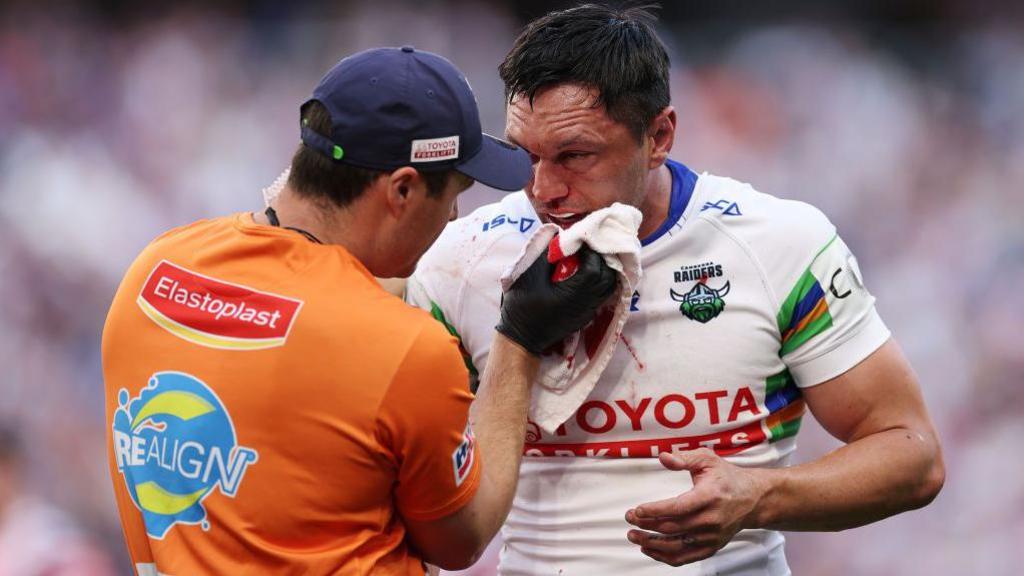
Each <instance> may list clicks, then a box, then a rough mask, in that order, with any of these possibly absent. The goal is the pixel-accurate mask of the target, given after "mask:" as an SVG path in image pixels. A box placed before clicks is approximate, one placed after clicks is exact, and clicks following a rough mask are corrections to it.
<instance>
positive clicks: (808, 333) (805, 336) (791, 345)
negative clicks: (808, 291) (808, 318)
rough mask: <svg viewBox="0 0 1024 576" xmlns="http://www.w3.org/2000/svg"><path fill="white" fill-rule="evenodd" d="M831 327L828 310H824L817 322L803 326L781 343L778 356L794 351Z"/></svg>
mask: <svg viewBox="0 0 1024 576" xmlns="http://www.w3.org/2000/svg"><path fill="white" fill-rule="evenodd" d="M831 326H832V314H830V313H829V311H828V309H826V310H825V313H824V314H822V315H821V316H819V317H818V319H817V320H815V321H813V322H811V323H810V324H808V325H807V326H804V328H803V330H799V331H797V332H794V333H793V335H792V336H790V337H789V340H786V341H785V342H783V344H782V350H780V351H779V356H785V355H786V354H789V353H790V352H792V351H793V350H796V349H797V348H799V347H800V346H801V345H802V344H803V343H804V342H807V341H808V340H810V339H811V338H814V337H815V336H817V335H818V334H821V333H822V332H824V331H825V330H827V329H829V328H830V327H831Z"/></svg>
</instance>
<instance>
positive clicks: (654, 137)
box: [644, 106, 676, 170]
mask: <svg viewBox="0 0 1024 576" xmlns="http://www.w3.org/2000/svg"><path fill="white" fill-rule="evenodd" d="M675 139H676V110H675V108H673V107H671V106H666V107H664V108H662V110H661V112H658V114H657V115H656V116H655V117H654V119H653V120H651V123H650V125H649V126H648V127H647V134H645V135H644V146H650V151H651V153H650V161H649V162H648V166H647V168H648V169H650V170H653V169H655V168H657V167H659V166H661V165H662V164H664V163H665V160H667V159H668V153H669V152H671V151H672V144H673V143H674V142H675Z"/></svg>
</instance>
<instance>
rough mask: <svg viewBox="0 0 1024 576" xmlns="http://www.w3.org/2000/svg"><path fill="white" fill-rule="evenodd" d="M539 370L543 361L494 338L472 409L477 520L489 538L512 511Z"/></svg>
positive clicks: (506, 340) (507, 342)
mask: <svg viewBox="0 0 1024 576" xmlns="http://www.w3.org/2000/svg"><path fill="white" fill-rule="evenodd" d="M539 365H540V359H539V358H537V357H536V356H533V355H532V354H530V353H528V352H527V351H526V350H524V349H523V348H521V347H520V346H519V345H517V344H515V343H513V342H512V341H511V340H509V339H508V338H506V337H504V336H502V335H500V334H497V333H496V335H495V337H494V344H493V347H492V348H491V352H490V355H489V357H488V359H487V367H486V369H485V370H484V373H483V377H482V378H481V382H480V388H479V389H478V390H477V397H476V400H474V401H473V406H472V407H471V408H470V420H471V421H472V423H473V431H474V433H475V434H476V442H477V450H478V451H479V454H480V462H481V464H482V468H481V472H482V475H481V477H480V487H479V489H478V490H479V493H478V497H477V498H476V499H475V500H478V501H479V502H474V505H479V506H481V509H480V511H479V512H480V513H478V514H476V516H477V519H478V522H479V525H480V528H481V530H482V531H483V532H485V533H487V534H489V535H490V536H493V535H494V534H496V533H497V531H498V529H499V528H500V527H501V525H502V524H503V523H504V522H505V517H506V516H508V512H509V509H510V508H511V507H512V498H513V497H514V496H515V492H516V481H517V480H518V478H519V462H520V460H521V459H522V454H523V442H524V437H525V435H526V412H527V408H528V407H529V404H530V383H531V382H532V381H533V379H534V377H535V376H536V375H537V368H538V366H539ZM490 536H489V537H488V540H489V539H490Z"/></svg>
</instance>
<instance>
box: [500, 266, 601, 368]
mask: <svg viewBox="0 0 1024 576" xmlns="http://www.w3.org/2000/svg"><path fill="white" fill-rule="evenodd" d="M576 255H577V256H578V258H579V268H578V269H577V270H576V273H575V274H573V275H572V276H570V277H568V278H566V279H565V280H562V281H561V282H555V283H552V281H551V276H552V272H553V271H554V269H555V264H551V263H549V262H548V260H547V255H546V254H542V255H541V256H540V257H539V258H537V260H536V261H534V263H533V264H531V265H530V267H529V268H527V269H526V271H525V272H523V274H522V275H521V276H519V278H518V279H517V280H516V281H515V283H514V284H512V286H511V287H510V288H509V289H508V291H507V292H505V294H504V295H503V296H502V300H501V322H500V323H498V325H497V326H495V328H496V329H497V330H498V332H501V333H502V334H504V335H505V336H507V337H508V338H509V339H511V340H513V341H515V342H516V343H518V344H519V345H520V346H522V347H523V348H524V349H526V350H527V351H528V352H530V353H531V354H534V355H537V356H539V355H540V354H541V353H542V352H543V351H544V350H546V349H548V348H550V347H551V346H552V345H554V344H557V343H558V342H560V341H562V340H563V339H565V338H566V337H567V336H569V335H570V334H572V333H573V332H577V331H579V330H580V329H582V328H583V327H584V326H586V325H587V324H589V323H590V321H591V320H593V319H594V315H595V314H596V313H597V309H598V307H599V306H600V305H601V304H603V303H604V302H605V301H606V300H607V299H608V298H609V297H610V296H611V295H612V293H614V292H615V286H616V284H617V281H618V277H617V276H616V273H615V271H614V270H612V269H611V268H609V267H608V265H607V264H605V262H604V258H603V257H602V256H601V255H600V254H598V253H597V252H594V251H593V250H591V249H590V248H588V247H587V246H584V247H583V248H581V249H580V251H579V252H577V253H576Z"/></svg>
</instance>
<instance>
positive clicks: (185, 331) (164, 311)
mask: <svg viewBox="0 0 1024 576" xmlns="http://www.w3.org/2000/svg"><path fill="white" fill-rule="evenodd" d="M136 302H137V303H138V305H139V307H140V308H142V311H143V312H144V313H145V314H146V316H149V318H150V320H152V321H153V322H155V323H156V324H157V325H158V326H160V327H161V328H163V329H165V330H167V331H168V332H170V333H171V334H174V335H175V336H177V337H179V338H182V339H184V340H187V341H189V342H192V343H193V344H199V345H200V346H207V347H210V348H221V349H226V350H261V349H264V348H273V347H275V346H282V345H283V344H284V343H285V341H286V340H287V339H288V333H289V332H290V331H291V328H292V325H293V324H294V323H295V318H296V317H297V316H298V315H299V310H300V309H301V308H302V301H301V300H296V299H294V298H287V297H285V296H280V295H277V294H271V293H269V292H261V291H259V290H256V289H254V288H250V287H248V286H242V285H240V284H233V283H230V282H224V281H222V280H217V279H216V278H211V277H209V276H204V275H202V274H198V273H196V272H192V271H191V270H187V269H185V268H182V267H180V266H177V265H175V264H171V263H170V262H168V261H166V260H162V261H161V262H160V263H159V264H157V265H156V267H155V268H153V271H152V272H150V274H149V278H147V279H146V283H145V284H144V285H143V286H142V292H140V293H139V297H138V298H137V299H136Z"/></svg>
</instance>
